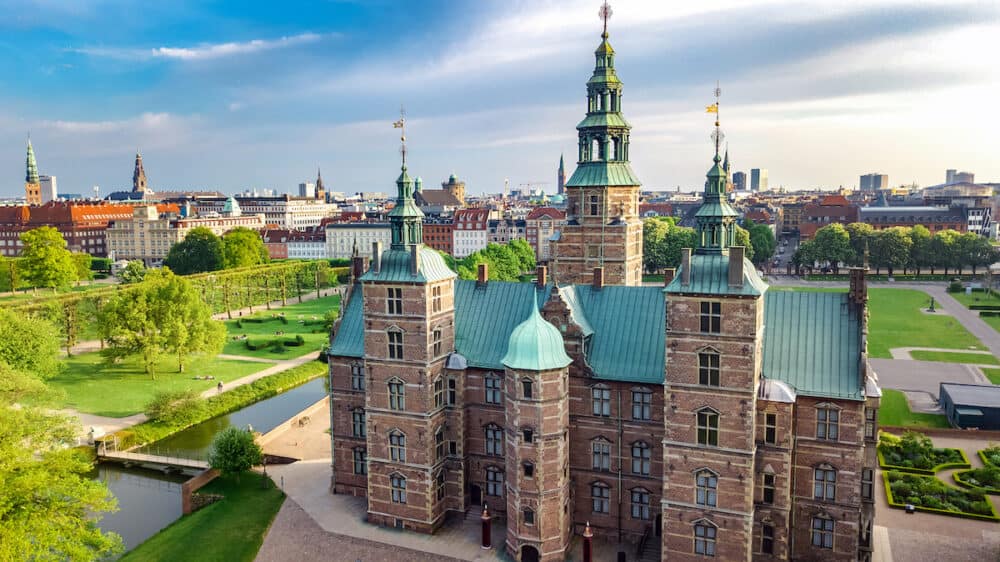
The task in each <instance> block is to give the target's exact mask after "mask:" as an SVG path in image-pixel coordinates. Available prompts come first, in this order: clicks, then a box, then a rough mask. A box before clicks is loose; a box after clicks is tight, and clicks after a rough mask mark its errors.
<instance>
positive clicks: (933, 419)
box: [878, 388, 950, 428]
mask: <svg viewBox="0 0 1000 562" xmlns="http://www.w3.org/2000/svg"><path fill="white" fill-rule="evenodd" d="M878 423H879V425H883V426H887V427H914V428H917V427H950V426H949V425H948V420H947V418H945V417H944V416H943V415H938V414H915V413H913V412H911V411H910V405H909V404H907V403H906V395H904V394H903V393H902V392H900V391H898V390H891V389H888V388H883V389H882V401H881V405H880V406H879V410H878Z"/></svg>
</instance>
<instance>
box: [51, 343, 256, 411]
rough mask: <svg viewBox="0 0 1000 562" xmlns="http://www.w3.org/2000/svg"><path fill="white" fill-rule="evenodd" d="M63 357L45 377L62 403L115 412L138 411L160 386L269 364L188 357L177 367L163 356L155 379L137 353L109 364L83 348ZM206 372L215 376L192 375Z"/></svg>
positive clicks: (202, 383) (190, 383)
mask: <svg viewBox="0 0 1000 562" xmlns="http://www.w3.org/2000/svg"><path fill="white" fill-rule="evenodd" d="M63 363H64V365H65V368H64V369H63V371H62V372H61V373H60V374H59V375H58V376H56V377H55V378H53V379H51V380H50V381H48V382H49V385H50V386H52V387H54V388H57V389H59V390H61V391H63V392H64V394H65V396H64V402H63V407H65V408H73V409H75V410H78V411H80V412H85V413H88V414H97V415H99V416H110V417H115V418H118V417H124V416H130V415H132V414H136V413H139V412H141V411H142V409H143V407H144V406H145V405H146V404H147V403H148V402H149V401H150V400H151V399H152V398H153V396H154V395H155V394H156V393H157V392H160V391H163V390H171V391H174V390H190V389H193V390H208V389H210V388H214V387H215V385H216V384H218V383H219V381H222V382H228V381H231V380H235V379H238V378H240V377H245V376H246V375H249V374H252V373H256V372H257V371H262V370H264V369H266V368H268V367H269V365H268V364H267V363H261V362H259V361H255V362H250V361H235V360H229V359H218V358H214V357H213V358H207V357H191V358H190V359H189V361H188V363H187V368H186V372H184V373H178V372H177V360H176V358H175V357H173V356H165V357H164V358H163V359H162V360H161V361H160V363H159V366H158V369H157V370H156V379H155V380H153V379H150V377H149V375H147V374H145V373H144V372H143V369H142V366H141V365H140V364H139V361H138V360H137V359H135V358H129V359H126V360H124V361H122V362H121V363H119V364H117V365H108V364H107V362H106V361H105V359H104V357H102V356H101V355H100V354H99V353H84V354H82V355H75V356H73V357H69V358H67V359H66V360H65V361H64V362H63ZM205 375H212V376H213V377H215V380H194V377H195V376H205Z"/></svg>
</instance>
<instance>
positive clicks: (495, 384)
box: [486, 374, 501, 404]
mask: <svg viewBox="0 0 1000 562" xmlns="http://www.w3.org/2000/svg"><path fill="white" fill-rule="evenodd" d="M500 383H501V379H500V377H498V376H496V375H492V374H490V375H486V403H487V404H499V403H500Z"/></svg>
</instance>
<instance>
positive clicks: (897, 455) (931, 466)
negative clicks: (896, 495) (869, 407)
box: [878, 431, 969, 473]
mask: <svg viewBox="0 0 1000 562" xmlns="http://www.w3.org/2000/svg"><path fill="white" fill-rule="evenodd" d="M878 454H879V464H880V465H881V466H882V467H891V468H901V469H906V470H909V471H913V472H921V473H933V472H934V471H935V470H940V469H941V468H944V467H945V466H947V467H960V468H964V467H968V466H969V463H968V460H967V459H966V458H965V456H964V455H963V454H962V451H960V450H958V449H936V448H934V445H933V443H932V442H931V439H930V438H929V437H927V436H926V435H924V434H922V433H917V432H915V431H907V432H906V433H904V434H903V435H902V436H901V437H899V436H896V435H892V434H891V433H885V432H879V443H878Z"/></svg>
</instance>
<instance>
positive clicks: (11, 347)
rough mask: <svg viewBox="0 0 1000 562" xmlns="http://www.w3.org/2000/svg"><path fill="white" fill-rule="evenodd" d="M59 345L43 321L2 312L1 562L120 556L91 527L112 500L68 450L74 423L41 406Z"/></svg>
mask: <svg viewBox="0 0 1000 562" xmlns="http://www.w3.org/2000/svg"><path fill="white" fill-rule="evenodd" d="M57 337H58V336H57V334H56V330H55V328H54V327H53V326H52V325H51V324H49V323H48V322H46V321H43V320H40V319H37V318H31V317H26V316H22V315H20V314H15V313H12V312H10V311H6V310H0V459H2V461H0V537H2V540H0V560H74V561H77V560H79V561H83V560H99V559H105V558H110V557H112V555H114V554H115V553H117V552H120V551H121V549H122V543H121V538H120V537H118V536H117V535H115V534H113V533H108V534H104V533H102V532H101V530H100V529H99V528H98V526H97V523H98V521H97V518H95V517H94V515H95V514H98V513H101V512H107V511H113V510H115V509H116V507H115V500H114V498H113V497H112V496H111V495H110V494H109V493H108V489H107V488H106V487H105V486H104V484H102V483H101V482H99V481H96V480H92V479H91V478H90V477H89V474H88V473H89V472H90V471H91V470H92V464H91V462H90V460H89V459H88V458H87V457H86V456H84V455H82V454H81V453H80V452H79V451H78V450H76V449H75V448H73V445H75V443H76V439H75V436H76V432H77V424H76V422H75V420H72V419H71V418H68V417H65V416H61V415H58V414H54V413H52V412H51V411H50V410H48V409H46V408H44V407H42V406H41V405H42V404H44V403H45V400H46V399H47V398H49V396H50V394H49V391H48V389H47V387H46V386H45V383H44V381H45V379H47V378H49V377H51V376H53V375H54V374H55V373H56V372H57V369H58V367H59V362H58V360H57V357H58V352H59V343H58V339H57ZM35 404H39V405H35Z"/></svg>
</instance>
